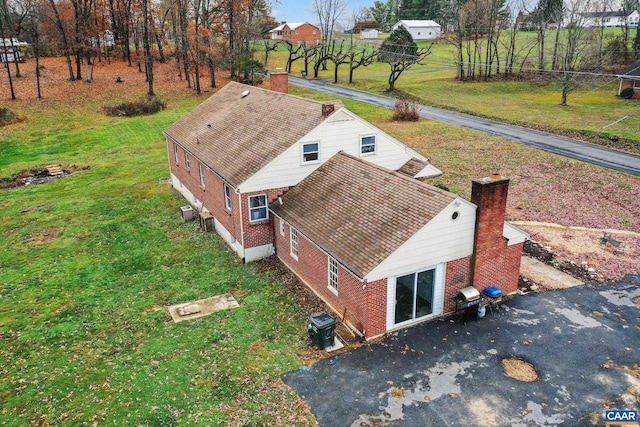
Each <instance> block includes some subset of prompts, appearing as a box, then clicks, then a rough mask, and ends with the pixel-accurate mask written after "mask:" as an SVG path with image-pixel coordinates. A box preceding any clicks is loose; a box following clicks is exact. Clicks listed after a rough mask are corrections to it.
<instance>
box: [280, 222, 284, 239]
mask: <svg viewBox="0 0 640 427" xmlns="http://www.w3.org/2000/svg"><path fill="white" fill-rule="evenodd" d="M280 235H281V236H284V219H282V218H280Z"/></svg>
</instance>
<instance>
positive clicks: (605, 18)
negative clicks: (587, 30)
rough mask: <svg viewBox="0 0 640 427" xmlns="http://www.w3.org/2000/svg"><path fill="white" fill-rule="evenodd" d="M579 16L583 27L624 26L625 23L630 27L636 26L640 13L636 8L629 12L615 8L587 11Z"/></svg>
mask: <svg viewBox="0 0 640 427" xmlns="http://www.w3.org/2000/svg"><path fill="white" fill-rule="evenodd" d="M581 16H582V18H583V23H582V26H583V27H624V26H625V23H626V25H627V26H628V27H630V28H637V27H638V20H639V17H640V13H638V11H637V10H634V11H633V12H631V13H628V12H625V11H623V10H615V11H609V12H587V13H583V14H582V15H581Z"/></svg>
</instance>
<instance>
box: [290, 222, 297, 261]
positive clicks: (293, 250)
mask: <svg viewBox="0 0 640 427" xmlns="http://www.w3.org/2000/svg"><path fill="white" fill-rule="evenodd" d="M298 249H299V247H298V230H296V229H295V228H293V227H289V253H290V254H291V257H292V258H293V259H295V260H297V259H298Z"/></svg>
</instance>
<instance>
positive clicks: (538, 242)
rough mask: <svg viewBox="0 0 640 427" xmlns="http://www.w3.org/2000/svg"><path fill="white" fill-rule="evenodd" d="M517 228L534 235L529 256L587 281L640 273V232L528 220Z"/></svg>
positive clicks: (526, 248)
mask: <svg viewBox="0 0 640 427" xmlns="http://www.w3.org/2000/svg"><path fill="white" fill-rule="evenodd" d="M514 225H517V226H518V227H520V228H522V229H524V230H525V231H527V232H528V233H529V234H530V235H531V239H532V241H531V243H530V244H528V245H527V247H525V252H526V253H527V254H528V255H530V256H532V257H533V258H536V259H538V260H539V261H542V262H544V263H545V264H548V265H551V266H553V267H555V268H557V269H558V270H560V271H563V272H565V273H567V274H569V275H571V276H573V277H575V278H577V279H579V280H582V281H584V282H592V281H605V280H615V279H619V278H620V277H622V276H624V275H625V274H638V273H640V270H639V266H638V259H639V258H640V233H635V232H632V231H625V230H610V229H606V230H602V229H592V228H585V227H565V226H561V225H557V224H551V223H539V222H524V221H517V222H514ZM552 248H553V249H552Z"/></svg>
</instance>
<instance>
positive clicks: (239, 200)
mask: <svg viewBox="0 0 640 427" xmlns="http://www.w3.org/2000/svg"><path fill="white" fill-rule="evenodd" d="M236 194H237V195H238V203H239V206H240V244H241V245H242V263H243V264H244V263H245V256H244V251H245V249H244V212H242V194H241V193H240V189H239V188H236ZM233 237H234V239H235V236H233ZM236 240H237V239H236Z"/></svg>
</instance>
